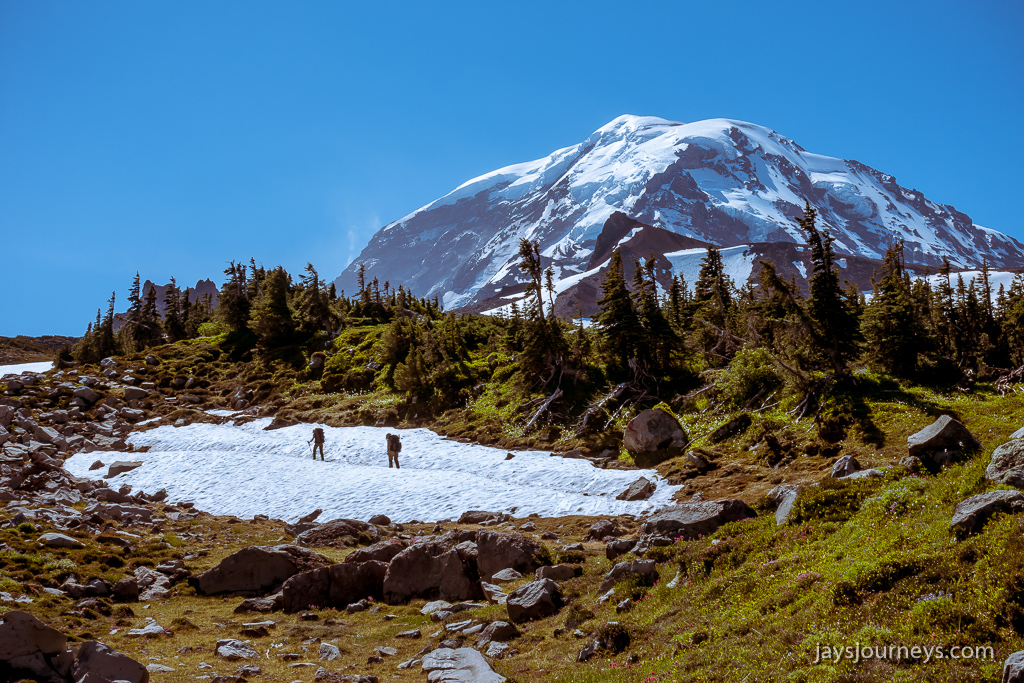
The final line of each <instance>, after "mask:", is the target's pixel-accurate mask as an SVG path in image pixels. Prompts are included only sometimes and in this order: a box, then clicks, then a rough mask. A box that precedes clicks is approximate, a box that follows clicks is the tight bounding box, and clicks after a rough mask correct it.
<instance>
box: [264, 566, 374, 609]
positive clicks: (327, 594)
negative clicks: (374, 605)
mask: <svg viewBox="0 0 1024 683" xmlns="http://www.w3.org/2000/svg"><path fill="white" fill-rule="evenodd" d="M387 570H388V566H387V565H386V564H384V563H383V562H377V561H375V560H368V561H366V562H359V563H350V564H346V563H340V564H335V565H332V566H330V567H324V568H321V569H314V570H313V571H309V572H303V573H301V574H296V575H295V576H293V577H291V578H290V579H288V580H287V581H285V582H284V587H283V589H282V598H283V601H282V609H284V611H285V612H299V611H301V610H305V609H310V608H311V607H320V608H324V607H335V608H339V609H340V608H344V607H346V606H348V605H349V604H351V603H353V602H358V601H360V600H363V599H366V598H373V599H374V600H380V599H382V598H383V597H384V576H385V575H386V574H387Z"/></svg>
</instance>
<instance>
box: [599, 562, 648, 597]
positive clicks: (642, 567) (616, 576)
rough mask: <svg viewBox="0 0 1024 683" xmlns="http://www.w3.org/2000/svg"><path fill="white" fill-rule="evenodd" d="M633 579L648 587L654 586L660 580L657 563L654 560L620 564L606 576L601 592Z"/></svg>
mask: <svg viewBox="0 0 1024 683" xmlns="http://www.w3.org/2000/svg"><path fill="white" fill-rule="evenodd" d="M631 578H635V579H637V580H638V581H640V582H641V583H644V584H646V585H648V586H653V585H654V582H655V581H657V580H658V568H657V563H656V562H655V561H654V560H634V561H633V562H619V563H618V564H617V565H615V566H614V567H612V568H611V570H610V571H609V572H608V573H607V574H605V575H604V580H603V581H602V582H601V588H600V590H601V591H607V590H608V589H610V588H613V587H614V586H615V584H617V583H618V582H619V581H622V580H624V579H631Z"/></svg>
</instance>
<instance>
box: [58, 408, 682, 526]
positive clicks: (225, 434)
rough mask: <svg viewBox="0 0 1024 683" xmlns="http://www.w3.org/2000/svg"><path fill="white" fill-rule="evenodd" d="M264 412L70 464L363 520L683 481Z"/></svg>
mask: <svg viewBox="0 0 1024 683" xmlns="http://www.w3.org/2000/svg"><path fill="white" fill-rule="evenodd" d="M270 422H271V420H270V418H264V419H260V420H255V421H253V422H249V423H247V424H241V425H235V424H231V423H226V424H219V425H212V424H192V425H188V426H185V427H179V428H175V427H169V426H164V427H157V428H156V429H152V430H149V431H147V432H137V433H135V434H132V435H131V437H130V438H129V439H128V440H129V442H130V443H132V444H134V445H135V447H136V448H141V447H144V446H148V447H149V450H148V451H147V452H144V453H130V454H129V453H114V452H101V451H94V452H92V453H78V454H76V455H74V456H72V457H71V458H69V459H68V460H67V461H66V462H65V468H66V469H67V470H68V472H70V473H71V474H74V475H75V476H79V477H87V478H90V479H100V478H102V477H103V475H104V474H105V473H106V471H107V470H106V468H105V467H104V468H102V469H96V470H92V471H90V470H89V466H90V465H91V464H92V463H93V462H94V461H96V460H97V459H99V460H101V461H103V462H104V463H105V464H107V465H109V464H111V463H112V462H114V461H116V460H141V461H143V465H142V466H141V467H138V468H136V469H134V470H132V471H130V472H126V473H124V474H120V475H118V476H116V477H114V478H112V479H108V480H107V481H108V482H109V484H110V486H111V487H112V488H117V487H119V486H121V485H122V484H131V485H132V487H133V489H134V490H135V491H139V490H142V491H146V492H148V493H155V492H156V491H158V490H160V489H162V488H166V489H167V492H168V494H169V498H170V500H172V501H182V500H187V501H192V502H194V503H195V504H196V507H197V508H198V509H200V510H206V511H207V512H210V513H213V514H216V515H236V516H238V517H252V516H254V515H257V514H265V515H269V516H270V517H275V518H279V519H284V520H286V521H295V520H297V519H298V518H299V517H301V516H303V515H305V514H307V513H309V512H311V511H312V510H314V509H316V508H321V509H322V510H323V514H322V515H321V517H320V519H322V520H330V519H335V518H339V517H345V518H354V519H362V520H367V519H369V518H370V517H372V516H373V515H377V514H385V515H387V516H389V517H390V518H391V519H392V520H394V521H399V522H407V521H410V520H412V519H418V520H421V521H431V520H439V519H446V518H453V519H457V518H458V517H459V515H461V514H462V513H463V512H465V511H466V510H493V511H503V512H511V511H513V509H514V514H515V515H516V516H517V517H523V516H526V515H528V514H531V513H537V514H540V515H542V516H545V517H554V516H562V515H570V514H580V515H615V514H622V513H630V514H635V515H640V514H642V513H646V512H649V511H651V510H654V509H657V508H660V507H663V506H665V505H669V504H671V502H672V501H671V497H672V494H673V493H675V491H676V490H678V489H679V487H678V486H670V485H668V484H667V483H666V482H665V481H664V480H663V479H662V478H661V477H660V476H659V475H658V474H657V473H656V472H655V471H654V470H630V471H624V470H602V469H599V468H596V467H594V466H593V465H591V464H590V462H589V461H587V460H577V459H569V458H559V457H552V456H551V455H550V454H549V453H548V452H544V451H512V453H514V455H515V457H514V458H512V459H511V460H506V455H507V453H509V451H506V450H504V449H499V448H492V447H489V446H480V445H476V444H464V443H458V442H454V441H449V440H446V439H443V438H442V437H441V436H439V435H438V434H435V433H434V432H431V431H430V430H427V429H405V430H395V429H391V430H388V429H386V428H379V427H341V428H337V427H327V426H325V425H295V426H292V427H285V428H283V429H277V430H273V431H264V430H263V428H264V427H266V426H267V425H268V424H270ZM314 426H320V427H322V428H323V429H324V432H325V435H326V443H325V448H324V451H325V453H326V456H327V461H326V462H323V461H320V460H319V459H318V460H316V461H314V460H313V459H312V458H311V447H310V446H309V445H308V444H307V443H306V442H307V441H308V440H309V439H310V438H311V437H312V429H313V427H314ZM388 431H391V432H395V433H397V434H398V435H399V436H400V437H401V438H402V444H403V448H402V452H401V455H400V456H399V459H400V462H401V465H402V467H401V469H390V468H388V466H387V453H386V450H385V439H384V436H385V434H386V433H387V432H388ZM640 476H645V477H647V478H648V479H651V480H652V481H655V482H657V484H658V488H657V491H655V493H654V495H653V496H652V497H651V498H650V499H649V500H646V501H636V502H627V501H620V500H615V496H616V495H618V494H619V493H621V492H622V491H623V490H624V489H625V488H626V487H627V486H628V485H629V484H630V483H632V482H633V481H635V480H636V479H637V478H638V477H640Z"/></svg>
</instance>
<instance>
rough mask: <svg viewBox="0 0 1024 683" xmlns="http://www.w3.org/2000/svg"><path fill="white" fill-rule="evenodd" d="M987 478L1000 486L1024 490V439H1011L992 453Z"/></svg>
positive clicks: (986, 473)
mask: <svg viewBox="0 0 1024 683" xmlns="http://www.w3.org/2000/svg"><path fill="white" fill-rule="evenodd" d="M985 478H986V479H988V480H989V481H994V482H997V483H1000V484H1008V485H1010V486H1015V487H1017V488H1019V489H1020V488H1024V437H1020V438H1016V439H1010V440H1009V441H1007V442H1006V443H1004V444H1003V445H1001V446H999V447H998V448H996V449H995V450H994V451H992V459H991V460H990V461H989V463H988V468H986V470H985Z"/></svg>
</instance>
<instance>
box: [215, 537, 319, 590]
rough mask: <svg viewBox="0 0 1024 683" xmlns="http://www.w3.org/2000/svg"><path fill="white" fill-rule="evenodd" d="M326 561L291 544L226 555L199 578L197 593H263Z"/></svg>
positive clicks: (259, 547)
mask: <svg viewBox="0 0 1024 683" xmlns="http://www.w3.org/2000/svg"><path fill="white" fill-rule="evenodd" d="M329 562H330V560H328V559H327V558H325V557H323V556H321V555H319V554H317V553H315V552H313V551H311V550H307V549H306V548H299V547H296V546H293V545H278V546H252V547H249V548H242V549H241V550H239V551H238V552H236V553H233V554H231V555H228V556H227V557H225V558H224V559H223V560H221V561H220V564H218V565H217V566H216V567H213V568H212V569H209V570H208V571H206V572H204V573H202V574H200V575H199V592H200V593H203V594H205V595H213V594H215V593H235V592H239V593H244V592H249V593H264V592H266V591H268V590H270V589H271V588H273V587H274V586H276V585H278V584H280V583H282V582H283V581H284V580H285V579H288V578H290V577H292V576H294V575H296V574H298V573H299V572H303V571H309V570H311V569H317V568H319V567H322V566H324V565H327V564H329Z"/></svg>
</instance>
